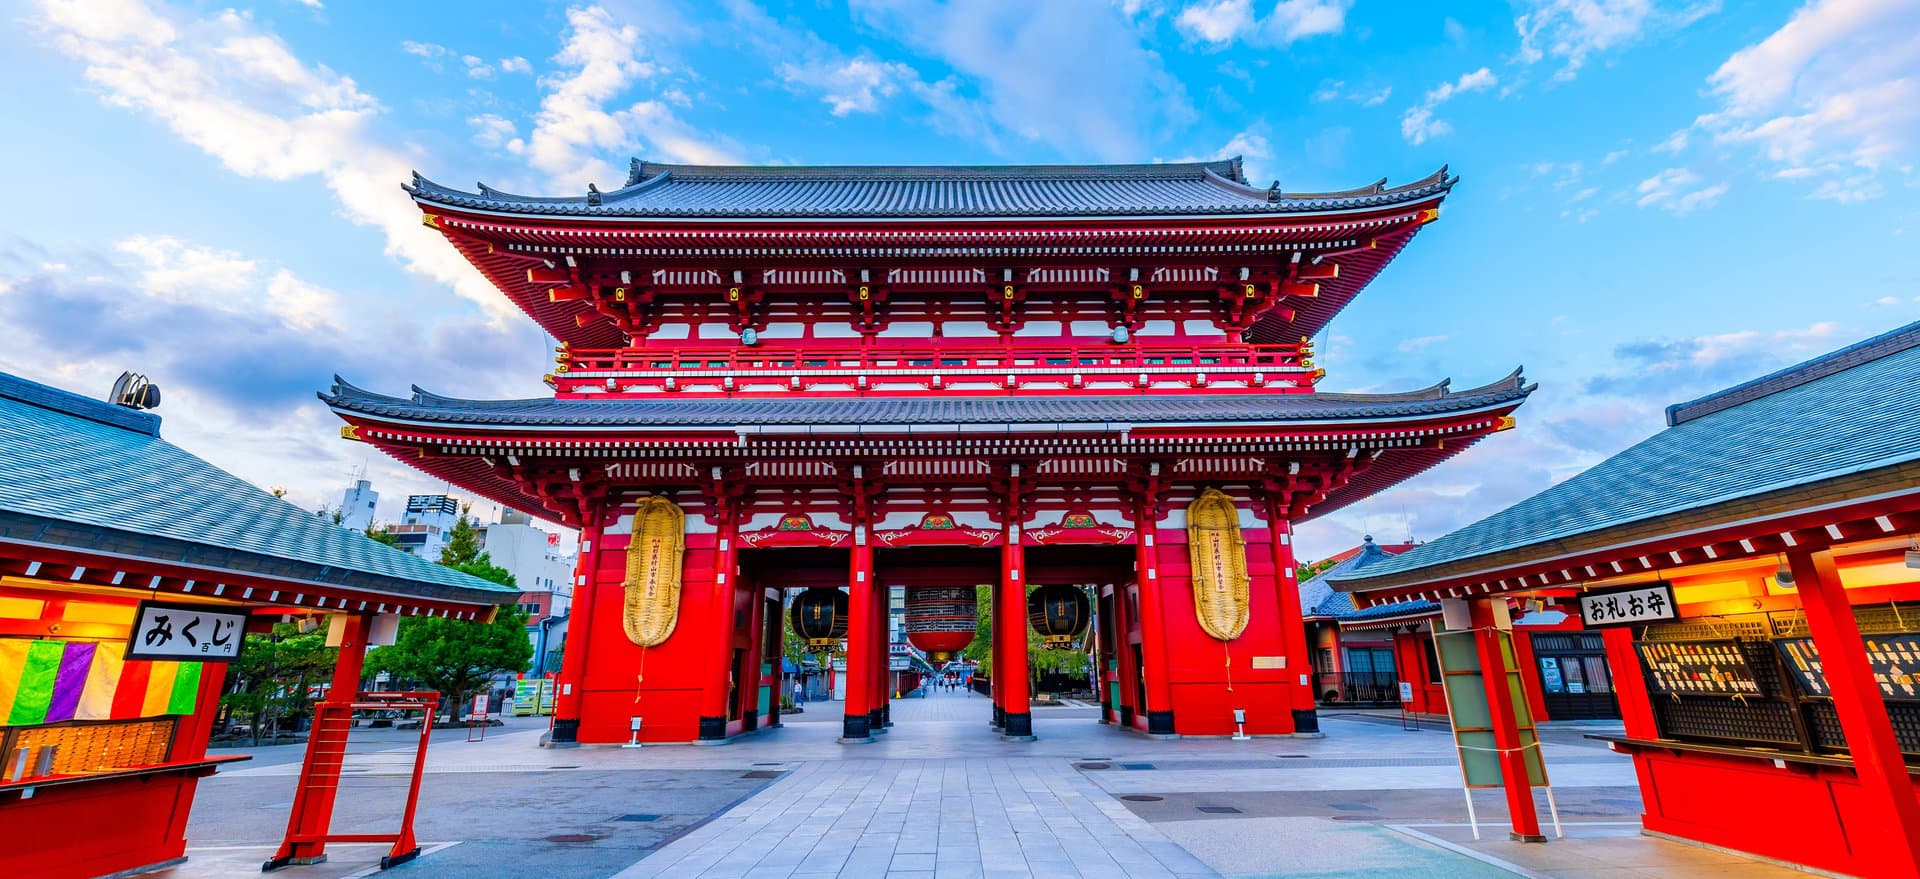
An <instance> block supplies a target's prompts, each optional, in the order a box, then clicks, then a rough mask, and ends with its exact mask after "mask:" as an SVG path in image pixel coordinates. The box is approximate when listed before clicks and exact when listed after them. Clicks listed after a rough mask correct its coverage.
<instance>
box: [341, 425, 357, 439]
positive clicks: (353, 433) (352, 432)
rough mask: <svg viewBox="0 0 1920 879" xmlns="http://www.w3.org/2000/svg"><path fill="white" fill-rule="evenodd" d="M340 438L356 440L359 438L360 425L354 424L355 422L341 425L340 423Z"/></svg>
mask: <svg viewBox="0 0 1920 879" xmlns="http://www.w3.org/2000/svg"><path fill="white" fill-rule="evenodd" d="M340 438H341V439H350V440H357V439H359V438H360V427H359V425H355V424H343V425H340Z"/></svg>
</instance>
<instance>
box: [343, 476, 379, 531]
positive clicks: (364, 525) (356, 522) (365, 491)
mask: <svg viewBox="0 0 1920 879" xmlns="http://www.w3.org/2000/svg"><path fill="white" fill-rule="evenodd" d="M379 502H380V493H379V492H377V491H374V490H373V483H371V482H368V481H367V480H365V479H361V480H357V481H355V482H354V483H353V487H352V488H349V489H347V491H346V493H345V494H344V495H341V497H340V527H342V528H351V529H353V530H355V531H365V530H367V529H368V528H371V527H373V506H374V504H377V503H379Z"/></svg>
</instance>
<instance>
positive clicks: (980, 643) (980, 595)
mask: <svg viewBox="0 0 1920 879" xmlns="http://www.w3.org/2000/svg"><path fill="white" fill-rule="evenodd" d="M1032 589H1033V587H1028V590H1029V592H1031V590H1032ZM993 593H994V588H993V587H991V586H976V587H974V606H975V607H976V609H977V610H976V613H977V615H978V616H977V620H978V621H977V622H976V623H975V624H974V625H975V629H974V636H973V643H971V644H968V645H967V649H965V650H963V651H961V652H960V655H962V656H965V657H966V658H968V659H970V660H973V661H974V662H977V663H980V671H981V673H982V674H985V675H988V676H992V674H993ZM1026 612H1027V611H1026V608H1025V607H1022V608H1021V609H1020V614H1021V617H1022V618H1023V619H1024V618H1025V616H1026ZM1020 630H1021V631H1022V632H1023V633H1025V634H1026V636H1027V669H1028V671H1029V672H1031V673H1033V674H1038V673H1040V672H1043V671H1059V672H1069V671H1081V670H1084V669H1085V668H1086V667H1087V661H1088V660H1087V654H1086V652H1085V651H1084V650H1048V649H1046V648H1045V647H1043V646H1041V644H1040V633H1039V632H1036V631H1034V630H1033V627H1032V626H1029V625H1022V626H1021V627H1020ZM1091 636H1092V633H1091V632H1089V633H1088V634H1087V635H1083V636H1082V639H1083V640H1082V641H1081V644H1082V645H1083V646H1084V645H1085V644H1086V641H1085V640H1084V639H1085V638H1088V637H1091Z"/></svg>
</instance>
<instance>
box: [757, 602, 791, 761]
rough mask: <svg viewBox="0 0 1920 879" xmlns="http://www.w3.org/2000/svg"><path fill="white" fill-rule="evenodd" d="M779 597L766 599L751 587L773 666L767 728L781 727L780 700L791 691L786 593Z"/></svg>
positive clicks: (768, 656)
mask: <svg viewBox="0 0 1920 879" xmlns="http://www.w3.org/2000/svg"><path fill="white" fill-rule="evenodd" d="M779 595H780V596H781V598H780V599H773V598H767V597H766V591H765V590H764V589H763V588H762V587H760V586H757V585H756V586H755V587H753V597H754V599H755V600H757V601H759V602H760V606H761V607H762V608H763V609H764V610H763V615H764V616H765V618H766V623H767V628H766V634H765V635H764V637H765V639H766V643H767V661H768V662H770V663H772V664H773V699H772V701H770V702H768V703H767V710H768V712H770V716H768V717H767V725H768V726H780V725H781V723H780V699H781V698H782V697H783V696H785V695H786V694H787V692H788V691H789V690H791V689H792V688H791V687H789V686H787V647H786V640H787V614H786V601H785V600H784V599H785V597H786V593H785V592H780V593H779ZM795 707H798V706H795Z"/></svg>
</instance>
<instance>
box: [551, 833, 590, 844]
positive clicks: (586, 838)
mask: <svg viewBox="0 0 1920 879" xmlns="http://www.w3.org/2000/svg"><path fill="white" fill-rule="evenodd" d="M599 838H600V837H598V836H595V835H593V834H591V833H556V834H554V835H552V836H549V837H547V838H546V839H547V841H548V842H592V841H594V840H596V839H599Z"/></svg>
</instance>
